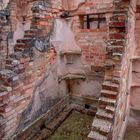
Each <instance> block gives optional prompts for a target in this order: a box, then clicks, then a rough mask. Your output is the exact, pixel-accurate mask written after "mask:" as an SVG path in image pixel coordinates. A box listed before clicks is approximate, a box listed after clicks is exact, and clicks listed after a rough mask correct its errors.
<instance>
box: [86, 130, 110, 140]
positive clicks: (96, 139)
mask: <svg viewBox="0 0 140 140" xmlns="http://www.w3.org/2000/svg"><path fill="white" fill-rule="evenodd" d="M87 140H107V137H106V136H104V135H102V134H100V133H99V132H96V131H91V132H90V133H89V135H88V137H87Z"/></svg>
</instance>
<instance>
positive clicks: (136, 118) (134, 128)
mask: <svg viewBox="0 0 140 140" xmlns="http://www.w3.org/2000/svg"><path fill="white" fill-rule="evenodd" d="M131 114H132V115H131V117H130V119H129V123H128V126H127V129H126V133H125V138H124V140H140V112H139V113H138V112H132V113H131Z"/></svg>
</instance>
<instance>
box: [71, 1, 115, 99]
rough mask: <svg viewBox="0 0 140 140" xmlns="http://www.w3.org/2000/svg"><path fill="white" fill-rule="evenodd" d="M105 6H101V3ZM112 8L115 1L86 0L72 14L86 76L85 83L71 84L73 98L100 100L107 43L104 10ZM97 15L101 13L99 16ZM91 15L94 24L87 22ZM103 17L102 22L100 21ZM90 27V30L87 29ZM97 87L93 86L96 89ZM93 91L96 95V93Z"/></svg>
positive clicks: (106, 20)
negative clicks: (82, 97) (90, 97)
mask: <svg viewBox="0 0 140 140" xmlns="http://www.w3.org/2000/svg"><path fill="white" fill-rule="evenodd" d="M101 3H102V4H101ZM108 8H109V9H110V10H111V8H113V1H111V0H110V1H107V2H105V1H104V2H103V1H102V2H101V1H86V3H83V4H81V6H79V9H78V10H77V11H76V10H75V11H74V10H73V11H72V12H71V15H74V18H73V26H72V29H73V32H74V33H75V39H76V41H77V44H78V45H79V46H80V47H81V50H82V57H81V61H82V64H83V69H84V70H85V73H86V75H87V79H86V80H85V81H76V82H74V84H72V87H73V89H72V91H73V93H74V95H78V96H86V95H88V96H92V97H97V98H98V97H99V96H100V91H101V84H102V82H103V77H104V65H105V56H106V41H107V40H108V35H109V33H108V15H107V14H99V13H100V12H101V11H104V12H107V9H108ZM97 12H98V14H96V13H97ZM88 14H91V15H90V16H91V18H93V22H91V23H88V21H87V15H88ZM100 18H101V19H100ZM88 24H90V28H89V27H88ZM93 85H94V86H93ZM93 91H94V92H93Z"/></svg>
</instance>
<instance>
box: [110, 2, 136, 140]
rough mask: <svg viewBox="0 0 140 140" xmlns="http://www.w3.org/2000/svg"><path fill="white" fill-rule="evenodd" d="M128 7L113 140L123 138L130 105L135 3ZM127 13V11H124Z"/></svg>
mask: <svg viewBox="0 0 140 140" xmlns="http://www.w3.org/2000/svg"><path fill="white" fill-rule="evenodd" d="M123 4H124V7H125V6H126V8H127V7H128V9H129V11H128V13H127V14H126V16H127V18H128V19H126V20H124V22H125V27H126V30H127V32H126V33H127V35H126V36H125V37H124V39H126V40H125V41H126V43H125V51H124V54H123V56H122V57H123V58H122V62H121V73H120V78H121V79H120V92H119V95H118V102H117V108H116V114H115V123H114V126H113V138H112V139H113V140H116V139H118V138H121V137H123V136H122V135H124V130H123V129H125V126H126V125H127V119H128V115H129V108H130V107H129V103H130V87H131V82H132V75H131V70H132V65H131V58H132V56H133V55H134V50H135V35H134V31H135V5H136V1H131V2H130V3H129V5H127V3H126V5H125V3H123ZM126 11H127V10H126Z"/></svg>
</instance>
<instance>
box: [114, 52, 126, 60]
mask: <svg viewBox="0 0 140 140" xmlns="http://www.w3.org/2000/svg"><path fill="white" fill-rule="evenodd" d="M122 58H123V54H122V53H117V52H116V53H113V54H112V59H113V60H117V61H121V60H122Z"/></svg>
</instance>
